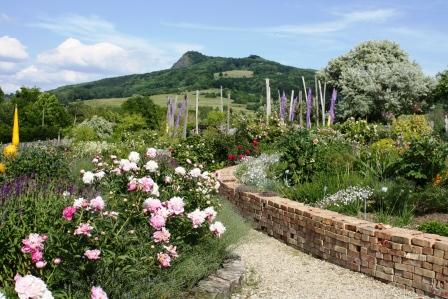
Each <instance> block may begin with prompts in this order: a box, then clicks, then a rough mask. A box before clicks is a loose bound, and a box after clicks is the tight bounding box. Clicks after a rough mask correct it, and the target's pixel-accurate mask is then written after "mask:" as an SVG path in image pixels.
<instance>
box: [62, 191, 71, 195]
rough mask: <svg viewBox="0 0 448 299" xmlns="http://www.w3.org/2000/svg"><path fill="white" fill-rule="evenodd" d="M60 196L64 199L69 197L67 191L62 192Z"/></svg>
mask: <svg viewBox="0 0 448 299" xmlns="http://www.w3.org/2000/svg"><path fill="white" fill-rule="evenodd" d="M62 196H64V197H69V196H70V192H68V191H67V190H65V191H64V192H62Z"/></svg>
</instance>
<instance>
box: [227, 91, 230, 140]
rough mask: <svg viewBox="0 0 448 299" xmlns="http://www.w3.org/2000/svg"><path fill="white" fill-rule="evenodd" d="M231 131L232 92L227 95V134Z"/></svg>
mask: <svg viewBox="0 0 448 299" xmlns="http://www.w3.org/2000/svg"><path fill="white" fill-rule="evenodd" d="M229 131H230V91H229V92H228V93H227V134H229Z"/></svg>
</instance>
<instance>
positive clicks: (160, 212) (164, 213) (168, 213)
mask: <svg viewBox="0 0 448 299" xmlns="http://www.w3.org/2000/svg"><path fill="white" fill-rule="evenodd" d="M172 214H173V212H172V211H171V210H168V209H167V208H165V207H161V208H160V209H158V210H157V211H155V212H154V213H153V215H160V216H162V217H163V218H165V220H166V219H167V218H168V217H169V216H171V215H172Z"/></svg>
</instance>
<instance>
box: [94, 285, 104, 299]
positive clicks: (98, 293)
mask: <svg viewBox="0 0 448 299" xmlns="http://www.w3.org/2000/svg"><path fill="white" fill-rule="evenodd" d="M90 299H108V298H107V294H106V292H105V291H104V290H103V289H102V288H101V287H92V289H91V290H90Z"/></svg>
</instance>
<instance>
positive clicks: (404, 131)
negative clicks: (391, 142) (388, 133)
mask: <svg viewBox="0 0 448 299" xmlns="http://www.w3.org/2000/svg"><path fill="white" fill-rule="evenodd" d="M392 132H393V133H394V134H395V135H396V136H401V137H402V138H403V140H404V141H411V140H413V139H420V138H422V137H425V136H429V135H431V133H432V128H431V126H430V125H429V123H428V120H427V119H426V117H425V116H424V115H400V116H399V117H398V118H397V119H396V120H394V121H393V122H392Z"/></svg>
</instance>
